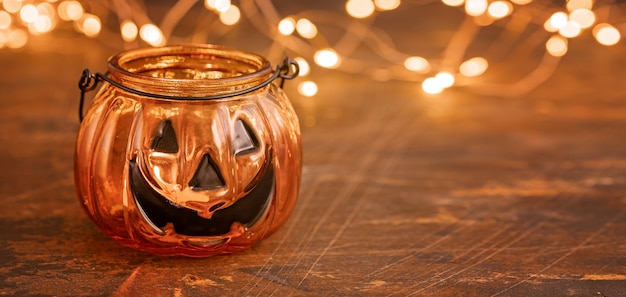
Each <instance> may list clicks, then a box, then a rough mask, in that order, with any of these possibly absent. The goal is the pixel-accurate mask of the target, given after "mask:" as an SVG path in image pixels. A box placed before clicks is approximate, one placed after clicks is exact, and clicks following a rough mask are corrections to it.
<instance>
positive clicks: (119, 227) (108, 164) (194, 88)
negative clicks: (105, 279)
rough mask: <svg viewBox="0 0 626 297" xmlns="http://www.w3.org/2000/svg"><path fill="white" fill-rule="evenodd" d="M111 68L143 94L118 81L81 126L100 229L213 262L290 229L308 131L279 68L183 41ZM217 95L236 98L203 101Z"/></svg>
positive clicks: (133, 54)
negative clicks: (282, 228) (304, 136)
mask: <svg viewBox="0 0 626 297" xmlns="http://www.w3.org/2000/svg"><path fill="white" fill-rule="evenodd" d="M109 70H110V75H111V78H112V79H113V80H115V81H117V82H118V83H121V82H123V83H125V84H128V85H129V86H131V87H132V88H134V89H133V90H135V91H129V89H127V88H124V87H121V86H120V85H117V86H116V85H115V84H114V83H112V82H111V81H109V84H105V85H103V87H102V88H101V89H100V91H99V92H98V94H97V95H96V97H95V98H94V100H93V102H92V104H91V106H90V107H89V109H88V111H87V113H86V114H85V117H84V120H83V121H82V123H81V129H80V131H79V135H78V139H77V143H76V157H75V161H76V163H75V178H76V189H77V193H78V196H79V200H80V201H81V204H82V206H83V207H84V209H85V211H86V213H87V214H88V215H89V217H90V218H91V219H92V220H93V221H94V222H95V223H96V225H98V226H99V227H100V228H101V229H103V230H104V231H105V232H107V234H108V235H110V236H111V237H112V238H114V239H115V240H117V241H118V242H120V243H122V244H123V245H126V246H129V247H132V248H135V249H139V250H144V251H149V252H153V253H156V254H162V255H185V256H194V257H204V256H211V255H215V254H222V253H230V252H234V251H238V250H242V249H245V248H248V247H250V246H251V245H253V244H255V243H256V242H258V241H259V240H261V239H263V238H265V237H267V236H269V235H270V234H272V233H273V232H275V231H276V230H277V229H278V228H279V227H280V226H281V225H283V224H284V223H285V222H286V220H287V218H288V217H289V215H290V213H291V211H292V210H293V208H294V205H295V201H296V198H297V195H298V187H299V182H300V170H301V160H302V159H301V158H302V153H301V145H300V130H299V126H298V120H297V118H296V115H295V112H294V110H293V109H292V107H291V104H290V103H289V101H288V100H287V98H286V96H285V94H284V93H283V91H282V89H281V88H280V87H279V86H278V85H277V84H274V83H266V84H263V83H264V82H271V81H272V79H273V78H276V77H277V76H275V75H274V76H272V72H271V67H270V65H269V62H268V61H266V60H265V59H263V58H261V57H259V56H257V55H254V54H250V53H246V52H241V51H237V50H233V49H228V48H223V47H218V46H210V45H203V46H187V45H181V46H172V47H164V48H149V49H141V50H131V51H128V52H126V53H122V54H120V55H118V56H115V57H113V58H112V59H111V60H110V62H109ZM276 73H278V72H276ZM272 77H273V78H272ZM252 87H255V88H252ZM241 90H245V92H239V91H241ZM181 94H185V96H189V97H185V98H184V99H179V97H180V96H181ZM214 94H223V95H228V96H225V97H220V98H218V99H213V98H212V99H206V98H205V99H199V98H200V97H202V96H208V95H214ZM160 95H163V96H173V97H174V98H173V99H172V98H165V99H164V98H161V97H158V96H160ZM199 96H200V97H199ZM202 98H204V97H202Z"/></svg>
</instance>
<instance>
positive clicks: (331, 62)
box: [313, 48, 341, 69]
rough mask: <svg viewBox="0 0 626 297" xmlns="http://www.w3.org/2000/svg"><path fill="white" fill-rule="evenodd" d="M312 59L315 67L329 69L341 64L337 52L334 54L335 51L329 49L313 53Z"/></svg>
mask: <svg viewBox="0 0 626 297" xmlns="http://www.w3.org/2000/svg"><path fill="white" fill-rule="evenodd" d="M313 59H314V60H315V63H316V64H317V65H320V66H322V67H324V68H331V69H332V68H337V67H338V66H339V63H340V62H341V60H340V59H339V55H338V54H337V52H335V50H333V49H330V48H327V49H321V50H319V51H317V52H315V55H314V56H313Z"/></svg>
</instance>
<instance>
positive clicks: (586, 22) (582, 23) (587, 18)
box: [569, 8, 596, 29]
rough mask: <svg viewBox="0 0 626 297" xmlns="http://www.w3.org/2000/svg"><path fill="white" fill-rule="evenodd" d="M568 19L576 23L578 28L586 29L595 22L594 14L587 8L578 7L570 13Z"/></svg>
mask: <svg viewBox="0 0 626 297" xmlns="http://www.w3.org/2000/svg"><path fill="white" fill-rule="evenodd" d="M569 19H570V20H571V21H572V22H574V23H576V24H578V26H579V27H580V28H582V29H587V28H590V27H591V26H593V24H594V23H595V22H596V15H595V14H594V13H593V11H591V10H589V9H586V8H578V9H576V10H574V11H572V13H570V15H569Z"/></svg>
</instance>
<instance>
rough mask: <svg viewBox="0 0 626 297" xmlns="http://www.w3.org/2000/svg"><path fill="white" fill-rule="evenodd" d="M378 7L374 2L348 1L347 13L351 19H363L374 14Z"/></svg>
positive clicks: (367, 0)
mask: <svg viewBox="0 0 626 297" xmlns="http://www.w3.org/2000/svg"><path fill="white" fill-rule="evenodd" d="M374 10H376V7H375V6H374V2H372V0H348V2H346V11H347V12H348V14H349V15H350V16H351V17H354V18H357V19H362V18H366V17H368V16H370V15H372V14H373V13H374Z"/></svg>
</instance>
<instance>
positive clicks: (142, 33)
mask: <svg viewBox="0 0 626 297" xmlns="http://www.w3.org/2000/svg"><path fill="white" fill-rule="evenodd" d="M139 37H141V39H142V40H143V41H145V42H146V43H148V44H150V45H152V46H162V45H165V37H164V36H163V33H162V32H161V29H159V27H157V26H155V25H154V24H145V25H143V26H141V28H140V29H139Z"/></svg>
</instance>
